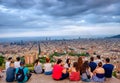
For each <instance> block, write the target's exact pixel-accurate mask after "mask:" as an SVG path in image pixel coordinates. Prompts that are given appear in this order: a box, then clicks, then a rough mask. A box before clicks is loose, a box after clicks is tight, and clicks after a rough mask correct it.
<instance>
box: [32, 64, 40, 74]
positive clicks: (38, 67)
mask: <svg viewBox="0 0 120 83" xmlns="http://www.w3.org/2000/svg"><path fill="white" fill-rule="evenodd" d="M34 71H35V73H36V74H41V73H42V65H40V64H39V65H36V66H34Z"/></svg>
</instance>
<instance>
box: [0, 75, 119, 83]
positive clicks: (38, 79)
mask: <svg viewBox="0 0 120 83" xmlns="http://www.w3.org/2000/svg"><path fill="white" fill-rule="evenodd" d="M0 83H7V82H6V81H5V76H4V78H2V79H0ZM12 83H17V82H12ZM26 83H99V82H83V81H77V82H73V81H70V80H69V78H68V79H65V80H61V81H56V80H53V79H52V77H51V76H47V75H44V74H32V77H31V78H30V80H29V81H28V82H26ZM104 83H120V80H119V79H116V78H114V77H113V78H110V79H107V80H106V81H105V82H104Z"/></svg>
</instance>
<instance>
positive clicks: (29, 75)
mask: <svg viewBox="0 0 120 83" xmlns="http://www.w3.org/2000/svg"><path fill="white" fill-rule="evenodd" d="M31 76H32V74H31V73H29V74H27V77H28V80H29V79H30V77H31ZM28 80H27V81H28Z"/></svg>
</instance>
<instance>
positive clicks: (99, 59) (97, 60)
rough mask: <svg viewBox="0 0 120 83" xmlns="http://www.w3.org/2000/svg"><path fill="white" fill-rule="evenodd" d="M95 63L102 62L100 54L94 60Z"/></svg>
mask: <svg viewBox="0 0 120 83" xmlns="http://www.w3.org/2000/svg"><path fill="white" fill-rule="evenodd" d="M94 62H95V63H96V64H98V63H99V62H102V60H101V57H100V55H97V59H96V60H95V61H94Z"/></svg>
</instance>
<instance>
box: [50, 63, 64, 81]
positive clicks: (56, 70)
mask: <svg viewBox="0 0 120 83" xmlns="http://www.w3.org/2000/svg"><path fill="white" fill-rule="evenodd" d="M62 70H63V67H61V66H60V65H58V64H56V65H54V67H53V73H52V77H53V79H56V80H59V79H60V78H61V76H62Z"/></svg>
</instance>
